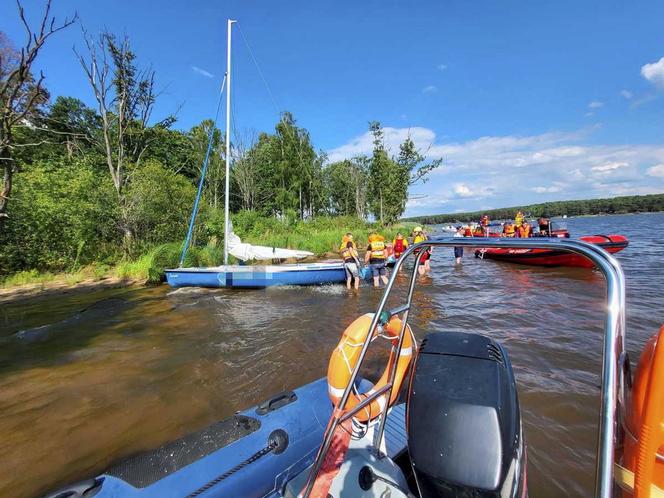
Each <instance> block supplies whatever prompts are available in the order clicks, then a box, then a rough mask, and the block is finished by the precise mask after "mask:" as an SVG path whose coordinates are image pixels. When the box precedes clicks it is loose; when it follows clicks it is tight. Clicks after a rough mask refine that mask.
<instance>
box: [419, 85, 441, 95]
mask: <svg viewBox="0 0 664 498" xmlns="http://www.w3.org/2000/svg"><path fill="white" fill-rule="evenodd" d="M437 91H438V87H437V86H435V85H429V86H425V87H424V88H422V93H436V92H437Z"/></svg>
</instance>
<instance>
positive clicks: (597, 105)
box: [588, 100, 604, 109]
mask: <svg viewBox="0 0 664 498" xmlns="http://www.w3.org/2000/svg"><path fill="white" fill-rule="evenodd" d="M601 107H604V102H600V101H599V100H593V101H592V102H590V104H588V108H590V109H599V108H601Z"/></svg>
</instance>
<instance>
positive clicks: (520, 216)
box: [514, 211, 526, 229]
mask: <svg viewBox="0 0 664 498" xmlns="http://www.w3.org/2000/svg"><path fill="white" fill-rule="evenodd" d="M525 220H526V217H525V216H524V214H523V213H522V212H521V211H517V213H516V216H515V217H514V222H515V223H516V227H517V229H518V228H520V227H521V225H523V222H524V221H525Z"/></svg>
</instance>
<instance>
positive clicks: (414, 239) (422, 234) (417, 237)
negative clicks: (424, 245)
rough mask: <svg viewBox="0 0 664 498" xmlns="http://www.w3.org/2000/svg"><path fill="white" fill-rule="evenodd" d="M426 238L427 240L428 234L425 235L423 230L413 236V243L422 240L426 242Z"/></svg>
mask: <svg viewBox="0 0 664 498" xmlns="http://www.w3.org/2000/svg"><path fill="white" fill-rule="evenodd" d="M425 240H427V236H426V235H424V233H423V232H420V233H418V234H417V235H415V237H414V238H413V244H419V243H420V242H424V241H425Z"/></svg>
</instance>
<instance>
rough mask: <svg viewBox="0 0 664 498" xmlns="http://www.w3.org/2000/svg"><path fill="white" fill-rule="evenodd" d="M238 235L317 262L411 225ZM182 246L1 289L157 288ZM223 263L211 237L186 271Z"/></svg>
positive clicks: (34, 275) (6, 283) (272, 227)
mask: <svg viewBox="0 0 664 498" xmlns="http://www.w3.org/2000/svg"><path fill="white" fill-rule="evenodd" d="M233 224H234V227H235V231H236V233H238V235H239V236H240V237H241V238H242V240H243V241H244V242H249V243H251V244H255V245H263V246H269V247H282V248H286V249H300V250H304V251H309V252H312V253H314V255H315V257H317V258H322V257H335V255H336V253H337V250H338V248H339V243H340V241H341V237H342V236H343V235H344V234H345V233H346V232H348V231H351V232H352V233H353V235H354V238H355V240H356V242H357V244H358V247H359V248H360V249H363V246H364V245H365V244H366V242H367V238H368V236H369V233H370V232H371V230H373V229H376V230H378V232H379V233H381V234H382V235H384V236H385V238H386V239H389V240H391V239H392V238H393V237H394V236H395V235H396V233H397V232H399V231H401V232H402V233H404V235H407V234H409V233H410V232H411V231H412V229H413V228H414V227H415V226H416V224H415V223H400V224H396V225H393V226H391V227H379V226H377V225H374V224H371V223H367V222H365V221H363V220H359V219H357V218H352V217H320V218H317V219H315V220H311V221H296V220H291V221H288V220H286V221H279V220H276V219H274V218H261V217H259V216H256V215H251V216H250V217H249V216H247V215H244V216H241V217H238V218H234V220H233ZM181 248H182V242H171V243H167V244H161V245H158V246H156V247H154V248H151V249H150V250H148V251H146V252H145V253H144V254H142V255H140V256H138V257H136V258H133V259H130V260H121V261H119V262H116V263H115V264H106V263H91V264H88V265H86V266H84V267H81V268H77V269H75V270H72V271H68V272H49V271H45V272H40V271H37V270H29V271H22V272H18V273H15V274H13V275H10V276H8V277H6V278H5V279H4V280H2V281H0V288H4V289H10V288H13V287H19V286H27V285H41V286H47V285H63V284H64V285H69V286H74V285H76V284H79V283H81V282H94V281H102V280H107V279H120V280H123V281H127V282H144V283H158V282H161V281H162V280H163V278H164V269H166V268H175V267H177V266H178V263H179V259H180V251H181ZM222 261H223V240H218V239H216V238H215V237H212V238H210V239H209V242H208V243H207V245H204V246H199V245H194V247H192V248H191V249H190V250H189V252H188V253H187V258H186V261H185V266H216V265H219V264H221V263H222Z"/></svg>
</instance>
